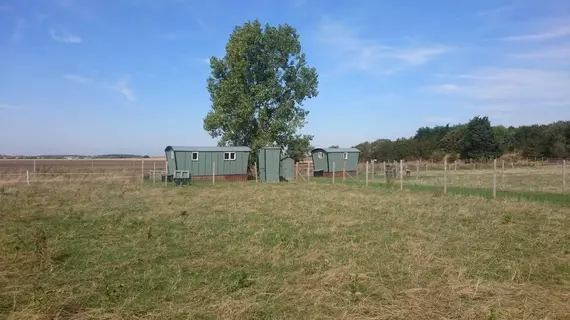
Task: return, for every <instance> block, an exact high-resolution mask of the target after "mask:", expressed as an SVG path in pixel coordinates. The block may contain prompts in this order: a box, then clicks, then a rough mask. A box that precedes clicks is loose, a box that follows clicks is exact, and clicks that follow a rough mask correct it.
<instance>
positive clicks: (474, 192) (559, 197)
mask: <svg viewBox="0 0 570 320" xmlns="http://www.w3.org/2000/svg"><path fill="white" fill-rule="evenodd" d="M313 181H315V182H316V183H318V184H332V180H331V179H328V178H316V179H313ZM336 183H338V184H346V185H353V186H364V185H365V183H366V182H365V181H362V180H346V181H342V180H341V181H338V182H336ZM368 186H369V187H371V188H384V189H389V190H399V189H400V181H393V182H391V183H387V182H385V181H382V182H379V181H378V180H375V181H369V183H368ZM403 187H404V189H406V190H409V191H414V192H429V193H443V192H444V187H443V185H427V184H416V183H415V181H414V180H411V179H406V180H404V183H403ZM447 193H448V194H451V195H463V196H477V197H482V198H486V199H493V198H494V197H493V189H489V188H477V187H461V186H447ZM496 198H497V199H503V200H504V199H508V200H520V201H535V202H547V203H552V204H558V205H566V206H570V193H551V192H539V191H512V190H497V194H496Z"/></svg>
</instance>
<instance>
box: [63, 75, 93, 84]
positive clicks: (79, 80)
mask: <svg viewBox="0 0 570 320" xmlns="http://www.w3.org/2000/svg"><path fill="white" fill-rule="evenodd" d="M63 78H64V79H66V80H69V81H72V82H77V83H87V82H91V81H92V80H91V79H90V78H87V77H84V76H82V75H77V74H68V75H65V76H63Z"/></svg>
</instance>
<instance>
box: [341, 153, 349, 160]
mask: <svg viewBox="0 0 570 320" xmlns="http://www.w3.org/2000/svg"><path fill="white" fill-rule="evenodd" d="M342 158H343V159H344V160H348V152H345V153H344V154H343V155H342Z"/></svg>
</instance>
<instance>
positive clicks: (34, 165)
mask: <svg viewBox="0 0 570 320" xmlns="http://www.w3.org/2000/svg"><path fill="white" fill-rule="evenodd" d="M34 173H36V159H34Z"/></svg>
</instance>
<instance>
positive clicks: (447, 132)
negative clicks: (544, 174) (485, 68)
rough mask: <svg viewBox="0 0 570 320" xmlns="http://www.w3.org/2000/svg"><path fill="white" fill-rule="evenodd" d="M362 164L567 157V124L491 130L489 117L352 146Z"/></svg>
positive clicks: (569, 151)
mask: <svg viewBox="0 0 570 320" xmlns="http://www.w3.org/2000/svg"><path fill="white" fill-rule="evenodd" d="M355 147H356V148H358V149H359V150H360V152H361V158H362V159H363V160H371V159H377V160H378V161H391V160H397V159H405V160H413V159H433V160H434V161H441V160H442V159H443V158H444V157H445V156H448V159H449V160H450V161H452V160H454V159H456V158H458V157H461V158H462V159H482V158H493V157H498V156H501V155H502V154H505V153H518V154H520V155H521V156H523V157H527V158H535V157H536V158H542V157H544V158H564V157H569V156H570V121H559V122H555V123H551V124H547V125H532V126H520V127H518V128H515V127H504V126H500V125H499V126H494V127H493V126H491V123H490V121H489V119H488V117H474V118H473V119H471V121H470V122H469V123H467V124H457V125H445V126H435V127H422V128H419V129H418V130H417V132H416V134H415V135H414V136H413V137H410V138H400V139H396V140H394V141H392V140H389V139H378V140H376V141H372V142H369V141H365V142H362V143H360V144H358V145H356V146H355Z"/></svg>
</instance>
